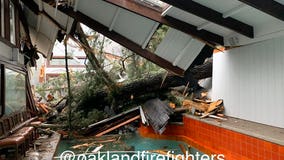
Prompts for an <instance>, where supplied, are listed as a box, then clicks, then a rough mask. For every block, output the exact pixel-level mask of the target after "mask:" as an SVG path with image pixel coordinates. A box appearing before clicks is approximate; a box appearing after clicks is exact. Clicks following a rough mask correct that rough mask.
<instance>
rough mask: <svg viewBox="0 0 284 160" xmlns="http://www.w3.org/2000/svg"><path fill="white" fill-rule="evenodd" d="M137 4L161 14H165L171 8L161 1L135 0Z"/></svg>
mask: <svg viewBox="0 0 284 160" xmlns="http://www.w3.org/2000/svg"><path fill="white" fill-rule="evenodd" d="M135 2H137V3H139V4H141V5H143V6H146V7H149V8H152V9H154V10H157V11H159V12H163V11H164V10H165V9H166V8H167V7H168V6H169V5H168V4H167V3H164V2H162V1H160V0H135Z"/></svg>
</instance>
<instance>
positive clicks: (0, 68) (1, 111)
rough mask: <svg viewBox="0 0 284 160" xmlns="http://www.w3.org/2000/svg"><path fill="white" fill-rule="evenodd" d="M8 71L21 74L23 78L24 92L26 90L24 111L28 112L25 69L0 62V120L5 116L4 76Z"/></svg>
mask: <svg viewBox="0 0 284 160" xmlns="http://www.w3.org/2000/svg"><path fill="white" fill-rule="evenodd" d="M6 68H7V69H10V70H12V71H15V72H18V73H21V74H23V75H24V76H25V90H26V94H25V96H26V98H25V99H26V104H25V109H26V110H28V101H29V100H28V96H27V79H28V78H27V73H26V69H25V68H24V67H21V66H17V65H14V64H10V63H9V62H6V61H2V60H0V86H1V89H0V118H1V117H3V116H5V109H6V102H5V98H6V97H5V96H6V86H5V84H6V82H5V81H6V80H5V78H6V76H5V69H6Z"/></svg>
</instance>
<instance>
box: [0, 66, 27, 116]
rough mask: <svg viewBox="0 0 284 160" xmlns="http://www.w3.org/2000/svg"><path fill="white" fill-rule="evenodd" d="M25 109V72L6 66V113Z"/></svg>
mask: <svg viewBox="0 0 284 160" xmlns="http://www.w3.org/2000/svg"><path fill="white" fill-rule="evenodd" d="M25 109H26V83H25V74H23V73H20V72H17V71H14V70H11V69H8V68H5V114H6V115H7V114H10V113H13V112H16V111H23V110H25Z"/></svg>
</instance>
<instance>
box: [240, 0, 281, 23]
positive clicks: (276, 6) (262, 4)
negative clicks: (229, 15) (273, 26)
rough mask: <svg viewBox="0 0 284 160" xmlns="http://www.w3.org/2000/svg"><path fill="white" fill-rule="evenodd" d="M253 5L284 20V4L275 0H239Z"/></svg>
mask: <svg viewBox="0 0 284 160" xmlns="http://www.w3.org/2000/svg"><path fill="white" fill-rule="evenodd" d="M239 1H241V2H243V3H245V4H247V5H249V6H251V7H254V8H256V9H258V10H260V11H262V12H264V13H267V14H269V15H271V16H273V17H275V18H278V19H280V20H282V21H284V5H282V4H281V3H278V2H276V1H273V0H239Z"/></svg>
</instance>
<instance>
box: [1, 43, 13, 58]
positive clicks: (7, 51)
mask: <svg viewBox="0 0 284 160" xmlns="http://www.w3.org/2000/svg"><path fill="white" fill-rule="evenodd" d="M0 59H2V60H4V59H5V60H11V59H12V48H11V47H9V46H8V45H6V44H5V43H3V42H1V41H0Z"/></svg>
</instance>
